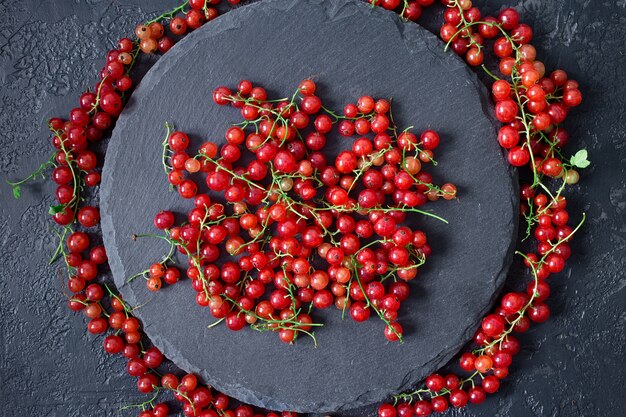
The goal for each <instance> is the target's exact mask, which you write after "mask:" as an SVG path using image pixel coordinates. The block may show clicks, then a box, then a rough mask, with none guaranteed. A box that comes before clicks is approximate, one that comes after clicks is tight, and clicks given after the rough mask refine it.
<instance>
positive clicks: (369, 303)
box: [352, 259, 404, 343]
mask: <svg viewBox="0 0 626 417" xmlns="http://www.w3.org/2000/svg"><path fill="white" fill-rule="evenodd" d="M352 268H353V269H354V279H356V282H357V284H358V285H359V288H360V289H361V293H363V297H364V298H365V306H366V307H371V308H372V310H374V312H375V313H376V314H378V317H380V319H381V320H382V321H383V322H384V323H385V325H386V326H387V327H388V328H389V329H390V330H391V331H392V332H393V333H394V334H395V335H396V337H397V338H398V340H399V341H400V343H404V340H403V338H402V334H401V333H400V332H398V331H397V330H396V329H395V328H394V327H393V326H392V325H391V322H390V321H389V320H387V318H386V317H385V313H384V312H383V311H382V310H380V309H379V308H378V307H376V306H375V305H374V303H372V300H370V298H369V297H368V295H367V292H366V291H365V287H364V286H363V283H362V282H361V278H359V268H358V263H357V262H356V260H354V259H353V261H352Z"/></svg>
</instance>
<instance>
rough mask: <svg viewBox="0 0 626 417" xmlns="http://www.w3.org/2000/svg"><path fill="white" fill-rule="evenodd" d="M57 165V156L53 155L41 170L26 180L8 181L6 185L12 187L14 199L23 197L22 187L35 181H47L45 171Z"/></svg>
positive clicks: (38, 169)
mask: <svg viewBox="0 0 626 417" xmlns="http://www.w3.org/2000/svg"><path fill="white" fill-rule="evenodd" d="M56 166H57V165H56V163H55V154H54V153H53V154H52V155H51V156H50V158H49V159H48V160H47V161H46V162H44V163H43V164H41V165H39V168H37V169H36V170H35V171H33V172H32V173H31V174H30V175H28V176H27V177H26V178H24V179H21V180H19V181H9V180H6V183H7V184H8V185H10V186H11V187H12V188H13V197H14V198H16V199H18V198H20V197H21V195H22V193H21V187H20V185H22V184H25V183H27V182H29V181H35V180H37V179H42V180H43V179H46V176H45V175H44V173H43V172H44V171H45V170H46V169H47V168H48V167H56Z"/></svg>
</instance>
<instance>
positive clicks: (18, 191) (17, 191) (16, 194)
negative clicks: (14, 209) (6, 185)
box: [13, 185, 22, 200]
mask: <svg viewBox="0 0 626 417" xmlns="http://www.w3.org/2000/svg"><path fill="white" fill-rule="evenodd" d="M21 196H22V189H21V188H20V186H19V185H14V186H13V198H15V199H16V200H17V199H18V198H20V197H21Z"/></svg>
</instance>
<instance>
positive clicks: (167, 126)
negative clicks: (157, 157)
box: [161, 122, 174, 176]
mask: <svg viewBox="0 0 626 417" xmlns="http://www.w3.org/2000/svg"><path fill="white" fill-rule="evenodd" d="M165 129H166V133H165V140H164V141H163V153H162V156H161V163H162V164H163V170H164V171H165V175H166V176H167V175H169V173H170V171H171V170H172V168H171V167H170V166H169V165H168V164H167V159H168V153H169V152H171V151H170V148H169V138H170V135H171V133H172V129H174V126H173V125H171V124H169V123H168V122H165Z"/></svg>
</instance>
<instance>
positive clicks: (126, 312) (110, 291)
mask: <svg viewBox="0 0 626 417" xmlns="http://www.w3.org/2000/svg"><path fill="white" fill-rule="evenodd" d="M104 288H106V290H107V292H108V293H109V297H111V298H115V299H117V301H119V302H120V304H121V305H122V307H123V308H124V313H125V314H126V317H128V315H129V313H131V312H132V311H133V309H131V308H130V307H129V306H128V304H127V303H126V301H124V300H122V299H121V298H120V296H119V295H117V294H115V293H114V292H113V291H112V290H111V288H110V287H109V285H108V284H104Z"/></svg>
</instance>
